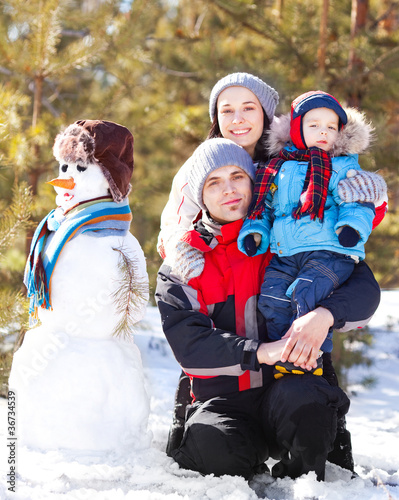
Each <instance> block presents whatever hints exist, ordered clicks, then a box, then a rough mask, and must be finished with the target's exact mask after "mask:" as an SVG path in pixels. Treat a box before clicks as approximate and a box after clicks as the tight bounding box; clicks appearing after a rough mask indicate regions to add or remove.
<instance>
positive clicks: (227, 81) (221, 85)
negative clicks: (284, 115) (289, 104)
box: [209, 73, 278, 123]
mask: <svg viewBox="0 0 399 500" xmlns="http://www.w3.org/2000/svg"><path fill="white" fill-rule="evenodd" d="M228 87H245V88H247V89H249V90H250V91H251V92H253V93H254V94H255V95H256V97H257V98H258V99H259V102H260V103H261V105H262V108H263V109H264V111H265V113H266V116H267V117H268V118H269V121H270V123H271V122H272V121H273V117H274V113H275V111H276V107H277V104H278V93H277V91H276V90H274V88H272V87H270V86H269V85H267V84H266V83H265V82H264V81H262V80H261V79H260V78H258V77H257V76H254V75H250V74H249V73H231V74H230V75H227V76H225V77H224V78H222V79H221V80H219V81H218V82H217V83H216V85H215V86H214V87H213V89H212V92H211V96H210V98H209V116H210V118H211V122H213V119H214V117H215V114H216V104H217V100H218V97H219V95H220V93H221V92H223V90H225V89H227V88H228Z"/></svg>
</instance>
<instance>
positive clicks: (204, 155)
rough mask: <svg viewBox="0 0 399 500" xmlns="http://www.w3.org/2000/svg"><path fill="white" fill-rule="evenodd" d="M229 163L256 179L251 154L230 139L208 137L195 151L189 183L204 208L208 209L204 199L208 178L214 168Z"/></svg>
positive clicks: (199, 203)
mask: <svg viewBox="0 0 399 500" xmlns="http://www.w3.org/2000/svg"><path fill="white" fill-rule="evenodd" d="M228 165H234V166H236V167H240V168H242V170H244V172H245V173H246V174H248V176H249V177H250V178H251V180H252V181H254V180H255V166H254V164H253V161H252V158H251V156H250V155H249V154H248V153H247V152H246V151H245V149H244V148H242V147H241V146H238V144H236V143H235V142H233V141H230V140H229V139H223V138H219V137H217V138H214V139H208V140H206V141H204V142H203V143H202V144H201V145H200V146H198V148H197V149H196V150H195V151H194V153H193V155H192V157H191V159H190V165H189V168H190V170H189V173H188V185H189V187H190V191H191V194H192V195H193V197H194V200H195V201H196V202H197V203H198V206H200V207H201V208H202V210H206V206H205V205H204V202H203V199H202V190H203V189H204V184H205V181H206V179H207V178H208V176H209V174H210V173H211V172H213V171H214V170H216V169H218V168H220V167H226V166H228Z"/></svg>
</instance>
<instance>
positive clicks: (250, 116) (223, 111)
mask: <svg viewBox="0 0 399 500" xmlns="http://www.w3.org/2000/svg"><path fill="white" fill-rule="evenodd" d="M217 113H218V115H217V116H218V122H219V128H220V131H221V133H222V135H223V137H224V138H225V139H230V140H232V141H234V142H235V143H236V144H238V145H240V146H242V147H243V148H244V149H245V150H246V151H247V153H249V154H250V155H251V157H252V158H253V156H254V153H255V146H256V144H257V142H258V140H259V138H260V137H261V135H262V133H263V126H264V125H263V122H264V120H263V113H264V112H263V108H262V105H261V104H260V102H259V100H258V98H257V97H256V95H255V94H254V93H253V92H251V91H250V90H249V89H247V88H246V87H228V88H227V89H225V90H223V92H221V93H220V95H219V97H218V100H217Z"/></svg>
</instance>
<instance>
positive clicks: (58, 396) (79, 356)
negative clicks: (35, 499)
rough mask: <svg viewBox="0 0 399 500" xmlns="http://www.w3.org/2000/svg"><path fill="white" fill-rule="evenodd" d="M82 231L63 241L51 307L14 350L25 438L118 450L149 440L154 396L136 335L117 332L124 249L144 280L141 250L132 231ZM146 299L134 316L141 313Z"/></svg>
mask: <svg viewBox="0 0 399 500" xmlns="http://www.w3.org/2000/svg"><path fill="white" fill-rule="evenodd" d="M94 234H96V233H82V234H80V235H78V236H76V237H75V238H73V239H71V241H69V242H68V243H67V244H66V245H65V247H64V248H63V250H62V252H61V254H60V256H59V258H58V260H57V264H56V266H55V269H54V272H53V275H52V278H51V306H52V309H51V310H49V309H40V310H39V318H40V321H41V325H40V326H39V327H36V328H32V329H31V330H29V331H28V332H27V333H26V335H25V338H24V341H23V343H22V346H21V347H20V348H19V350H18V351H17V352H16V353H15V355H14V360H13V365H12V370H11V374H10V380H9V388H10V390H13V391H14V392H15V393H16V398H17V409H18V423H17V424H18V437H19V439H20V441H19V442H20V444H23V445H27V446H30V447H35V448H41V449H46V450H49V449H62V448H66V449H75V450H89V451H90V450H94V451H98V450H119V449H121V448H125V447H129V448H130V449H137V448H141V447H145V446H148V444H149V436H148V433H147V419H148V414H149V402H148V397H147V394H146V391H145V385H144V376H143V367H142V363H141V357H140V352H139V350H138V348H137V346H136V345H135V344H134V341H133V337H130V338H128V339H126V338H120V337H118V336H115V327H116V325H117V323H118V321H119V320H120V314H118V311H117V306H116V302H115V299H114V297H113V294H114V292H115V291H116V290H117V289H118V288H119V287H120V286H121V282H120V280H121V271H120V268H119V264H120V257H121V254H120V251H118V249H119V250H123V252H125V254H127V255H129V257H130V259H131V260H133V261H134V262H135V264H136V265H135V273H136V276H137V279H138V280H139V281H140V280H141V282H144V283H147V280H148V278H147V273H146V265H145V259H144V254H143V252H142V249H141V247H140V245H139V243H138V242H137V240H136V239H135V238H134V236H133V235H132V234H131V233H128V234H127V235H126V236H123V237H121V236H113V235H105V236H101V235H100V233H99V234H97V235H94ZM146 300H147V296H145V297H143V298H142V299H141V303H140V304H138V307H137V310H136V316H137V317H136V318H135V319H136V320H137V321H139V320H140V319H141V317H142V316H143V315H144V311H145V305H146Z"/></svg>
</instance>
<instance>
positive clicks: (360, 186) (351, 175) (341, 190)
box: [338, 169, 387, 206]
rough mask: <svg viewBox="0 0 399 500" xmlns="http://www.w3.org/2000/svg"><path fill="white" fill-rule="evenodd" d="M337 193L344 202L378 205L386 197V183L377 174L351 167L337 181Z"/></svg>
mask: <svg viewBox="0 0 399 500" xmlns="http://www.w3.org/2000/svg"><path fill="white" fill-rule="evenodd" d="M338 194H339V197H340V198H341V200H342V201H344V202H346V203H353V202H355V201H360V202H369V203H374V205H375V206H378V205H380V204H381V203H382V201H384V200H385V199H386V198H387V185H386V182H385V181H384V179H383V178H382V177H381V175H379V174H376V173H374V172H366V171H364V170H355V169H351V170H348V173H347V174H346V179H342V181H340V182H339V183H338Z"/></svg>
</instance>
